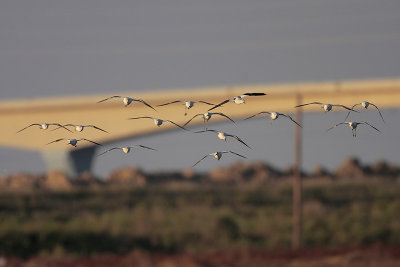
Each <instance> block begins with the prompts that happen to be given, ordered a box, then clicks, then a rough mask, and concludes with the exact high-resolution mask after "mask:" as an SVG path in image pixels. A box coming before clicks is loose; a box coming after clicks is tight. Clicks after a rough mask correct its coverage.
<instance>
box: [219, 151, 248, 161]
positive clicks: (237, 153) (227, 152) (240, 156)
mask: <svg viewBox="0 0 400 267" xmlns="http://www.w3.org/2000/svg"><path fill="white" fill-rule="evenodd" d="M222 153H232V154H235V155H237V156H239V157H242V158H245V159H247V157H245V156H242V155H240V154H238V153H236V152H233V151H231V150H228V151H222Z"/></svg>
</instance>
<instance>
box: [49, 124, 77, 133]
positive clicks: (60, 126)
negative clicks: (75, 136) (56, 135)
mask: <svg viewBox="0 0 400 267" xmlns="http://www.w3.org/2000/svg"><path fill="white" fill-rule="evenodd" d="M49 125H57V126H58V127H57V128H54V129H53V130H52V131H55V130H57V129H60V128H64V129H65V130H67V131H68V132H71V133H72V131H71V130H70V129H68V128H67V127H66V126H73V127H75V126H76V125H75V124H71V123H69V124H64V125H61V124H59V123H51V124H49Z"/></svg>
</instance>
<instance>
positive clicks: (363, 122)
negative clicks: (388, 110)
mask: <svg viewBox="0 0 400 267" xmlns="http://www.w3.org/2000/svg"><path fill="white" fill-rule="evenodd" d="M358 124H366V125H369V126H370V127H372V128H374V129H375V130H377V131H378V132H380V131H379V130H378V129H377V128H376V127H374V126H372V125H371V124H369V123H368V122H366V121H361V122H359V123H358Z"/></svg>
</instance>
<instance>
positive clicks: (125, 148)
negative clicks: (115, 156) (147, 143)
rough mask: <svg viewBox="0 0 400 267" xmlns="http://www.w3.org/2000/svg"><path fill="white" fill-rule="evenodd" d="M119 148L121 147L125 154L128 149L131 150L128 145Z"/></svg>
mask: <svg viewBox="0 0 400 267" xmlns="http://www.w3.org/2000/svg"><path fill="white" fill-rule="evenodd" d="M121 149H122V152H124V153H125V154H128V153H129V151H131V148H130V147H123V148H121Z"/></svg>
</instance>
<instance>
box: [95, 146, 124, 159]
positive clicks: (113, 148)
mask: <svg viewBox="0 0 400 267" xmlns="http://www.w3.org/2000/svg"><path fill="white" fill-rule="evenodd" d="M114 149H122V148H121V147H113V148H110V149H108V150H106V151H104V152H103V153H100V154H98V155H97V157H98V156H101V155H103V154H105V153H107V152H110V151H111V150H114Z"/></svg>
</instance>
